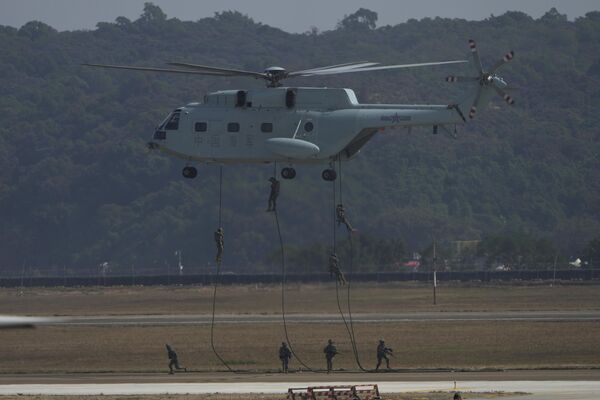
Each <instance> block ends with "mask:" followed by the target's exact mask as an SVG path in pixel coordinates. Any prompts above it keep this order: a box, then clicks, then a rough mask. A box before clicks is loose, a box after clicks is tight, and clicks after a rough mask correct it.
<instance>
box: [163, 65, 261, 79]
mask: <svg viewBox="0 0 600 400" xmlns="http://www.w3.org/2000/svg"><path fill="white" fill-rule="evenodd" d="M167 64H168V65H174V66H176V67H184V68H190V69H192V70H194V71H204V72H213V73H220V74H223V75H226V76H234V75H237V76H254V77H256V78H264V77H265V76H266V75H265V74H264V73H262V72H254V71H244V70H241V69H231V68H220V67H209V66H207V65H198V64H189V63H180V62H170V63H167Z"/></svg>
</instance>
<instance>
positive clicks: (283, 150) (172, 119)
mask: <svg viewBox="0 0 600 400" xmlns="http://www.w3.org/2000/svg"><path fill="white" fill-rule="evenodd" d="M469 48H470V52H471V57H470V58H471V60H470V63H471V65H472V66H473V68H474V70H475V73H476V76H448V77H447V78H446V81H447V82H463V83H471V84H473V86H474V90H473V91H471V93H469V95H468V96H466V98H464V99H463V100H462V101H460V102H457V103H453V104H444V105H412V104H411V105H407V104H360V103H359V102H358V100H357V97H356V95H355V93H354V91H353V90H351V89H346V88H321V87H291V86H283V85H282V81H283V80H285V79H290V78H294V77H314V76H328V75H338V74H346V73H360V72H375V71H382V70H392V69H400V68H417V67H428V66H439V65H448V64H459V63H467V62H469V60H455V61H441V62H428V63H418V64H399V65H380V64H379V63H374V62H368V61H359V62H350V63H345V64H337V65H330V66H325V67H318V68H311V69H305V70H299V71H291V72H290V71H286V70H285V69H284V68H281V67H270V68H267V69H266V70H265V71H264V72H254V71H245V70H239V69H229V68H219V67H210V66H204V65H197V64H190V63H183V62H171V63H168V65H170V66H172V67H177V68H153V67H137V66H126V65H107V64H89V63H86V64H82V65H84V66H88V67H100V68H111V69H127V70H136V71H144V72H160V73H175V74H195V75H205V76H214V77H233V76H241V77H249V78H255V79H262V80H264V81H265V82H266V86H267V87H266V88H264V89H257V90H222V91H217V92H213V93H209V94H206V95H205V96H204V99H203V101H202V102H195V103H189V104H187V105H185V106H183V107H178V108H176V109H175V110H174V111H172V112H171V113H170V114H169V115H168V116H167V117H166V118H165V119H164V121H163V122H162V123H160V124H159V125H158V126H157V128H156V129H155V131H154V134H153V136H152V138H151V140H150V141H149V142H148V148H149V149H152V150H160V151H162V152H164V153H166V154H169V155H172V156H175V157H179V158H181V159H183V160H185V161H186V162H187V165H186V166H185V167H184V168H183V170H182V175H183V176H184V177H185V178H189V179H193V178H195V177H196V176H197V174H198V171H197V169H196V168H195V167H194V166H193V165H190V164H192V163H194V162H198V163H217V164H235V163H267V164H268V163H273V162H275V163H280V164H283V165H287V166H286V167H284V168H282V169H281V176H282V178H283V179H293V178H294V177H295V176H296V170H295V168H294V165H302V164H319V163H320V164H328V168H326V169H325V170H323V172H322V174H321V176H322V178H323V179H324V180H326V181H334V180H336V178H337V173H336V170H335V167H334V166H335V162H336V161H346V160H350V159H352V158H354V157H356V156H357V155H358V153H359V152H360V150H361V148H362V147H363V146H364V145H365V144H366V143H367V142H368V141H369V140H370V139H371V138H373V136H375V134H376V133H377V132H379V131H381V130H385V129H387V128H399V127H407V128H410V127H413V126H432V127H433V133H438V129H439V128H442V129H444V130H446V131H448V132H449V130H448V128H447V126H454V127H456V125H458V124H465V123H466V122H467V120H468V119H473V118H474V117H475V115H476V113H477V111H478V110H479V109H480V108H481V106H482V104H486V103H488V102H489V100H490V98H491V97H492V96H493V95H494V94H498V95H500V96H501V97H502V98H503V99H504V100H505V101H506V102H507V103H508V104H509V105H513V104H514V100H513V99H512V97H511V96H510V95H509V94H507V91H509V90H510V89H511V88H510V87H509V86H508V84H507V83H506V81H505V80H504V79H503V78H501V77H500V76H499V75H497V74H496V72H497V71H498V69H499V68H500V67H502V66H503V65H505V64H506V63H508V62H509V61H511V60H512V59H513V57H514V52H513V51H510V52H508V53H507V54H505V55H504V57H502V58H501V59H500V60H498V61H497V62H496V63H495V64H494V65H493V66H492V67H491V68H490V69H489V70H487V71H486V70H484V69H483V66H482V63H481V59H480V57H479V52H478V49H477V45H476V43H475V41H474V40H469ZM466 110H468V113H466Z"/></svg>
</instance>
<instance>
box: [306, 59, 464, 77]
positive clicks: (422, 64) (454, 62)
mask: <svg viewBox="0 0 600 400" xmlns="http://www.w3.org/2000/svg"><path fill="white" fill-rule="evenodd" d="M465 62H467V61H466V60H457V61H440V62H429V63H418V64H398V65H382V66H378V67H366V68H352V69H342V70H338V71H336V70H334V71H328V70H324V71H315V72H310V73H306V74H300V75H301V76H313V75H335V74H348V73H353V72H369V71H382V70H387V69H399V68H416V67H428V66H434V65H445V64H459V63H465Z"/></svg>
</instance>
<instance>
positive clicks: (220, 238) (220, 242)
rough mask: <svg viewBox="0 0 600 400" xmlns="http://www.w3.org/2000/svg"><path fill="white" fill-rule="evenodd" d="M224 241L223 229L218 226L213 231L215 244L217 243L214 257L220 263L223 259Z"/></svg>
mask: <svg viewBox="0 0 600 400" xmlns="http://www.w3.org/2000/svg"><path fill="white" fill-rule="evenodd" d="M224 241H225V232H224V231H223V228H219V229H217V230H216V231H215V244H216V245H217V256H216V257H215V258H216V261H217V263H218V264H220V263H221V260H222V259H223V246H224Z"/></svg>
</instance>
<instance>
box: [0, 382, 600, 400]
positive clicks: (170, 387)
mask: <svg viewBox="0 0 600 400" xmlns="http://www.w3.org/2000/svg"><path fill="white" fill-rule="evenodd" d="M371 383H377V384H378V385H379V390H380V392H381V393H382V394H383V397H384V398H385V393H395V392H420V391H427V392H429V391H448V392H450V393H451V392H453V391H454V390H455V389H454V382H453V381H434V382H371ZM318 384H319V383H318V382H311V381H306V382H294V383H293V384H292V383H286V382H281V383H274V382H238V383H235V384H231V383H144V384H139V383H137V384H131V383H129V384H127V383H121V384H83V383H80V384H62V385H61V384H55V385H49V384H30V385H2V386H0V395H18V394H21V395H101V394H103V395H157V394H210V393H224V394H235V393H271V394H281V396H282V398H283V397H284V395H285V393H286V392H287V389H288V388H289V387H291V386H296V387H306V386H317V385H318ZM328 384H331V385H340V384H344V382H328ZM456 390H459V391H462V392H494V391H504V392H525V393H531V394H532V395H528V396H515V397H513V396H511V397H508V398H510V399H523V400H525V399H527V400H533V399H545V400H552V399H556V400H558V399H561V400H564V399H577V400H597V399H598V394H599V393H600V382H599V381H551V382H548V381H546V382H539V381H470V382H461V383H457V386H456ZM508 398H504V399H508Z"/></svg>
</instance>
